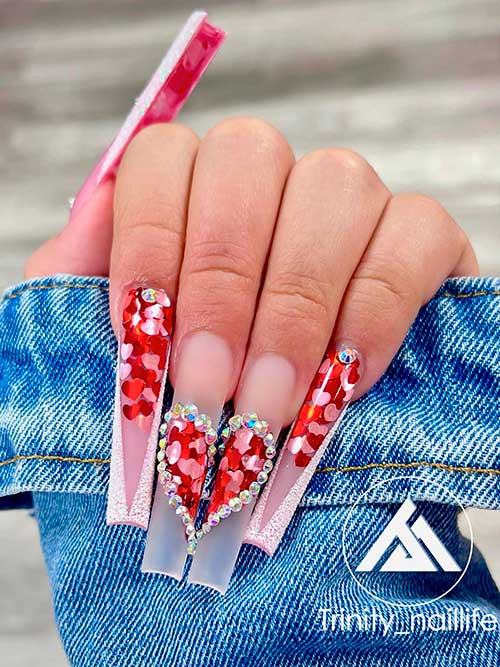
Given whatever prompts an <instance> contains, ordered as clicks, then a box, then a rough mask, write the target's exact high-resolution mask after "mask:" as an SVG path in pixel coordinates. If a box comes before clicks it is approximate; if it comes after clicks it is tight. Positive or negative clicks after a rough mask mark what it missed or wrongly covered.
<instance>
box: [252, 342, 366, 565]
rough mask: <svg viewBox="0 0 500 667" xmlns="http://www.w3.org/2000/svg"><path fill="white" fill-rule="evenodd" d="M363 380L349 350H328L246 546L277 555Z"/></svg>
mask: <svg viewBox="0 0 500 667" xmlns="http://www.w3.org/2000/svg"><path fill="white" fill-rule="evenodd" d="M360 377H361V367H360V356H359V354H358V352H357V351H356V350H355V349H354V348H353V347H350V346H348V345H337V346H336V347H334V348H333V349H332V350H331V351H329V352H328V353H327V355H326V357H325V359H324V360H323V362H322V364H321V366H320V367H319V370H318V372H317V374H316V376H315V378H314V380H313V382H312V384H311V386H310V388H309V391H308V393H307V396H306V399H305V401H304V403H303V405H302V407H301V409H300V411H299V414H298V416H297V419H296V420H295V422H294V424H293V426H292V428H291V431H290V434H289V436H288V438H287V441H286V443H285V445H284V448H283V451H282V452H281V453H280V456H279V459H278V461H277V464H276V466H275V470H274V472H273V475H272V477H271V479H270V481H269V484H268V486H267V488H266V489H265V491H264V493H263V494H262V496H261V497H260V499H259V502H258V504H257V506H256V508H255V511H254V513H253V515H252V520H251V522H250V525H249V527H248V531H247V533H246V535H245V542H247V543H250V544H254V545H256V546H258V547H260V548H261V549H263V550H264V551H266V552H267V553H269V554H273V553H274V551H275V550H276V548H277V546H278V544H279V542H280V540H281V537H282V536H283V533H284V532H285V530H286V528H287V526H288V524H289V522H290V520H291V518H292V516H293V514H294V512H295V509H296V508H297V505H298V504H299V502H300V500H301V498H302V496H303V494H304V492H305V490H306V488H307V485H308V483H309V481H310V479H311V477H312V475H313V473H314V471H315V469H316V468H317V466H318V463H319V461H320V459H321V457H322V455H323V453H324V451H325V449H326V447H327V445H328V442H329V441H330V438H331V435H332V432H333V429H334V428H335V427H336V426H337V425H338V424H339V422H340V419H341V418H342V416H343V414H344V413H345V410H346V408H347V406H348V405H349V402H350V401H351V398H352V396H353V394H354V389H355V387H356V385H357V383H358V382H359V380H360Z"/></svg>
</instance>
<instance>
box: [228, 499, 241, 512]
mask: <svg viewBox="0 0 500 667" xmlns="http://www.w3.org/2000/svg"><path fill="white" fill-rule="evenodd" d="M242 504H243V503H242V502H241V500H240V499H239V498H238V497H237V496H235V497H234V498H231V499H230V500H229V507H230V508H231V510H232V511H233V512H239V511H240V509H241V507H242Z"/></svg>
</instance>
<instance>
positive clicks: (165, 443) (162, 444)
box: [158, 438, 167, 449]
mask: <svg viewBox="0 0 500 667" xmlns="http://www.w3.org/2000/svg"><path fill="white" fill-rule="evenodd" d="M166 446H167V441H166V440H165V438H161V439H160V441H159V442H158V447H159V448H160V449H165V447H166Z"/></svg>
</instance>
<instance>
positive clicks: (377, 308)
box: [349, 257, 416, 318]
mask: <svg viewBox="0 0 500 667" xmlns="http://www.w3.org/2000/svg"><path fill="white" fill-rule="evenodd" d="M349 291H350V297H351V302H355V303H357V304H359V307H360V309H362V310H364V311H365V312H366V313H370V315H375V316H376V317H384V318H387V316H388V315H390V314H392V316H393V317H394V316H396V315H397V313H398V312H401V311H403V312H406V311H407V310H408V308H409V307H411V305H412V304H413V302H414V301H415V299H414V298H412V295H413V294H414V293H415V291H416V290H415V289H414V288H413V287H412V284H411V280H410V279H409V276H408V275H407V271H406V269H405V267H404V266H403V265H402V264H401V263H399V262H398V261H397V260H395V259H393V260H391V262H387V259H386V258H385V259H384V258H382V257H381V258H380V259H379V260H378V261H377V259H376V258H375V257H372V258H371V259H370V265H369V266H368V265H366V266H363V265H361V266H360V267H359V268H358V271H357V272H356V274H355V275H354V276H353V277H352V279H351V283H350V286H349Z"/></svg>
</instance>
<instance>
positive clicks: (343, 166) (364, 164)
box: [297, 148, 378, 180]
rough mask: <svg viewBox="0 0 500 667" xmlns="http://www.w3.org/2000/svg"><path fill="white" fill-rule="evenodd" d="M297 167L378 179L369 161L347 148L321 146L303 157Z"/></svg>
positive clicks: (364, 178) (363, 178)
mask: <svg viewBox="0 0 500 667" xmlns="http://www.w3.org/2000/svg"><path fill="white" fill-rule="evenodd" d="M297 168H301V169H315V170H318V169H319V170H327V171H328V172H332V173H333V174H336V175H337V176H338V175H339V174H343V175H349V176H350V177H351V178H353V177H355V178H360V179H362V180H366V179H368V178H370V179H371V178H377V180H378V177H377V176H376V174H375V172H374V170H373V168H372V167H371V165H370V164H369V162H368V161H367V160H365V158H364V157H363V156H362V155H360V154H359V153H356V152H355V151H352V150H349V149H347V148H319V149H317V150H315V151H312V153H308V154H307V155H305V156H304V157H303V158H301V159H300V160H299V162H298V163H297Z"/></svg>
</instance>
